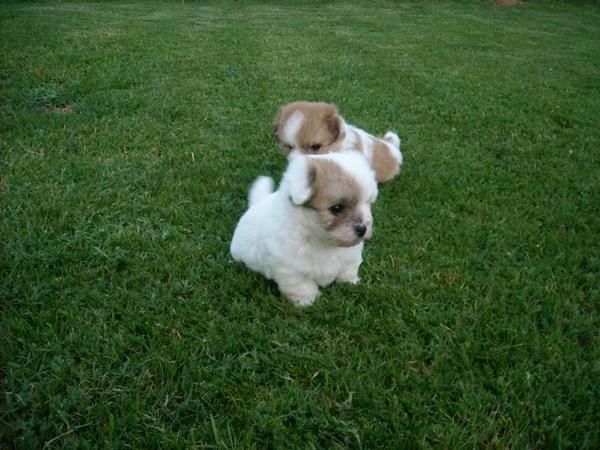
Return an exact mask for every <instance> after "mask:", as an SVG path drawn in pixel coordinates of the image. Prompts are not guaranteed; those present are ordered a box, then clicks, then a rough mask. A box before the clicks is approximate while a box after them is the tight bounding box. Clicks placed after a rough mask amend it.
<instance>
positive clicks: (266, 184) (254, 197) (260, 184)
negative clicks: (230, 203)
mask: <svg viewBox="0 0 600 450" xmlns="http://www.w3.org/2000/svg"><path fill="white" fill-rule="evenodd" d="M272 192H273V178H271V177H258V178H257V179H256V180H254V183H252V187H251V188H250V192H249V193H248V204H249V205H250V206H252V205H254V204H256V203H258V202H260V201H261V200H262V199H264V198H265V197H266V196H268V195H269V194H271V193H272Z"/></svg>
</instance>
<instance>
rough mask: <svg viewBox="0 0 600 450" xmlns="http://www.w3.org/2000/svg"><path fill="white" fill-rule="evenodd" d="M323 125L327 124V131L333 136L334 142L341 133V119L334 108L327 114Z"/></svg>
mask: <svg viewBox="0 0 600 450" xmlns="http://www.w3.org/2000/svg"><path fill="white" fill-rule="evenodd" d="M325 123H326V124H327V129H328V130H329V132H330V133H331V135H332V136H333V140H334V141H335V140H336V139H337V138H338V136H339V135H340V132H341V131H342V118H341V117H340V116H339V114H338V112H337V109H336V108H335V107H333V108H332V112H331V114H328V115H327V117H326V118H325Z"/></svg>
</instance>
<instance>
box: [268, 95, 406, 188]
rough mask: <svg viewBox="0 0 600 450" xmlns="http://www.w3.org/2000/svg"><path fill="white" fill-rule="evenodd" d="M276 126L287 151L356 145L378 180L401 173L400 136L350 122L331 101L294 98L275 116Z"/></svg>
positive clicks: (314, 151)
mask: <svg viewBox="0 0 600 450" xmlns="http://www.w3.org/2000/svg"><path fill="white" fill-rule="evenodd" d="M273 130H274V133H275V137H276V139H277V143H278V144H279V146H280V147H281V149H282V150H283V151H284V153H285V154H286V155H288V156H289V155H290V154H291V153H292V152H294V151H300V152H302V153H306V154H320V153H331V152H337V151H340V150H341V149H348V148H351V149H354V150H358V151H359V152H361V153H363V154H364V155H365V156H366V157H367V159H368V160H369V162H370V163H371V167H372V168H373V170H374V171H375V175H376V179H377V182H378V183H385V182H386V181H389V180H391V179H392V178H394V177H395V176H396V175H398V174H399V173H400V168H401V166H402V153H401V152H400V138H399V137H398V135H397V134H396V133H394V132H392V131H388V132H387V133H386V134H385V136H384V137H383V139H380V138H377V137H375V136H373V135H371V134H369V133H367V132H366V131H364V130H361V129H360V128H357V127H355V126H353V125H349V124H347V123H346V121H345V120H344V119H343V118H342V116H340V115H339V114H338V112H337V109H336V107H335V106H334V105H331V104H329V103H314V102H293V103H288V104H287V105H284V106H283V107H281V109H280V110H279V112H278V114H277V116H276V117H275V122H274V124H273Z"/></svg>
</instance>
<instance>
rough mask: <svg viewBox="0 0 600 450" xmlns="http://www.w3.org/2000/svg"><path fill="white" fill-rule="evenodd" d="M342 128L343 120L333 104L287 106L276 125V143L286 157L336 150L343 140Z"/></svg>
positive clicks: (276, 118)
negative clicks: (292, 154)
mask: <svg viewBox="0 0 600 450" xmlns="http://www.w3.org/2000/svg"><path fill="white" fill-rule="evenodd" d="M343 128H344V120H343V119H342V118H341V116H340V115H339V114H338V112H337V109H336V107H335V106H334V105H331V104H329V103H314V102H293V103H288V104H287V105H284V106H283V107H282V108H281V109H280V110H279V112H278V113H277V116H276V117H275V122H274V124H273V132H274V134H275V138H276V139H277V144H278V145H279V146H280V147H281V149H282V150H283V152H284V153H285V154H286V155H289V154H290V153H292V152H294V151H298V152H301V153H305V154H321V153H329V152H333V151H337V150H338V149H339V147H340V146H341V143H342V141H343V139H344V134H345V131H344V129H343Z"/></svg>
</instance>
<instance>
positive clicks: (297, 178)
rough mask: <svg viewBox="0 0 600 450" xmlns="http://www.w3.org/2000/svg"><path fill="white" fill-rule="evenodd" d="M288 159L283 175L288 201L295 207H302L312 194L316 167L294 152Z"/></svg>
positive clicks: (307, 159)
mask: <svg viewBox="0 0 600 450" xmlns="http://www.w3.org/2000/svg"><path fill="white" fill-rule="evenodd" d="M290 157H291V160H290V164H289V165H288V169H287V170H286V173H285V177H286V178H287V182H288V189H289V194H290V199H291V200H292V203H294V204H295V205H303V204H305V203H306V202H307V201H308V200H309V199H310V197H311V196H312V194H313V187H312V185H313V183H314V180H315V176H316V167H315V166H314V164H313V163H312V162H311V161H310V159H309V158H307V157H306V156H304V155H302V154H300V153H296V152H294V153H292V154H291V156H290Z"/></svg>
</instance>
